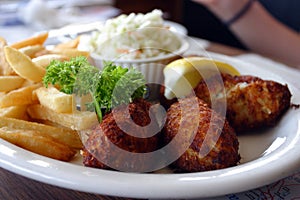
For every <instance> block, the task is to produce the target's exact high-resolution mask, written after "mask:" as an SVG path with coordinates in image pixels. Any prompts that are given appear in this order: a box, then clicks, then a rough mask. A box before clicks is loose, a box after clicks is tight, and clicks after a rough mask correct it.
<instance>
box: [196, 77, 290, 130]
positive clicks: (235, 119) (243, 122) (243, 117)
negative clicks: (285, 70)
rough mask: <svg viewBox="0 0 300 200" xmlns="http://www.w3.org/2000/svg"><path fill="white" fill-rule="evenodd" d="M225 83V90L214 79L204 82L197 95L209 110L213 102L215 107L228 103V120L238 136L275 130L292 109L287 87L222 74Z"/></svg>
mask: <svg viewBox="0 0 300 200" xmlns="http://www.w3.org/2000/svg"><path fill="white" fill-rule="evenodd" d="M222 79H223V82H224V88H223V87H221V86H220V84H217V82H216V79H215V78H214V77H212V78H211V79H209V80H207V81H206V82H204V81H201V82H200V83H199V84H198V85H197V86H196V88H195V89H194V91H195V94H196V96H198V97H199V98H200V99H203V100H204V101H205V102H207V103H208V104H209V105H210V106H211V102H212V100H213V101H215V102H216V104H218V101H219V102H220V101H224V100H226V103H227V120H228V121H229V123H230V125H231V126H232V127H233V128H234V129H235V130H236V131H237V132H238V133H239V132H243V131H251V130H255V129H259V128H263V127H269V126H272V125H274V124H275V123H276V122H277V121H278V120H279V119H280V117H281V116H282V115H283V113H284V112H285V111H286V110H287V109H288V108H289V107H290V104H291V93H290V91H289V89H288V87H287V85H282V84H280V83H278V82H275V81H269V80H262V79H260V78H258V77H254V76H231V75H229V74H222ZM208 84H209V86H210V87H209V88H210V91H209V90H208V87H207V85H208ZM224 89H225V90H224ZM223 91H225V92H223ZM224 94H225V95H224Z"/></svg>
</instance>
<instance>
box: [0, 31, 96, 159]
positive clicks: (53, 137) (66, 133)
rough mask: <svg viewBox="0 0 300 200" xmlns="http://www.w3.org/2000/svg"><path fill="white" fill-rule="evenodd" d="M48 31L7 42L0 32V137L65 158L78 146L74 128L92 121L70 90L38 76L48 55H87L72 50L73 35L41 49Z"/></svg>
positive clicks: (62, 58) (83, 127) (61, 57)
mask: <svg viewBox="0 0 300 200" xmlns="http://www.w3.org/2000/svg"><path fill="white" fill-rule="evenodd" d="M47 38H48V33H47V32H45V33H41V34H38V35H35V36H33V37H30V38H26V39H24V40H22V41H19V42H16V43H13V44H10V45H8V44H7V42H6V40H5V39H4V38H1V37H0V138H2V139H4V140H6V141H8V142H10V143H13V144H15V145H17V146H19V147H21V148H24V149H26V150H29V151H32V152H34V153H37V154H40V155H43V156H47V157H50V158H53V159H57V160H61V161H70V160H71V159H72V158H73V157H74V156H75V155H76V154H77V152H78V150H80V149H81V148H82V142H81V138H80V136H79V134H78V132H79V131H82V130H86V129H89V128H90V127H92V126H93V125H95V124H96V123H97V122H98V121H97V117H96V114H95V113H94V112H88V111H78V110H77V109H76V100H75V96H74V95H68V94H65V93H62V92H60V91H59V90H58V88H55V87H54V86H49V87H47V88H46V87H44V86H43V83H42V80H43V77H44V75H45V73H46V67H47V66H48V65H49V64H50V62H51V61H52V60H60V61H65V60H69V59H70V58H72V57H76V56H87V57H88V56H89V53H88V52H85V51H79V50H77V45H78V43H79V38H76V39H74V40H71V41H69V42H65V43H61V44H57V45H55V46H52V48H51V49H50V48H47V46H46V45H45V41H46V40H47Z"/></svg>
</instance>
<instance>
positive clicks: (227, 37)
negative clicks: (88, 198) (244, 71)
mask: <svg viewBox="0 0 300 200" xmlns="http://www.w3.org/2000/svg"><path fill="white" fill-rule="evenodd" d="M153 9H161V10H162V11H163V12H164V18H165V19H166V20H169V21H173V22H176V23H178V24H181V25H183V26H184V27H185V28H186V29H187V31H188V34H189V35H190V36H196V37H199V38H203V39H207V40H211V41H216V42H219V43H223V44H227V45H231V46H235V47H239V48H244V46H243V45H242V44H241V43H240V42H239V41H238V40H237V39H236V38H235V37H234V35H233V34H231V32H230V31H229V30H228V29H227V28H226V27H225V26H224V25H223V24H222V23H221V22H220V21H219V20H218V19H217V18H216V17H215V16H214V15H213V14H211V13H210V12H209V11H208V10H207V9H206V8H204V7H203V6H201V5H199V4H196V3H194V2H192V1H190V0H85V1H82V0H20V1H17V0H0V35H1V36H5V37H6V38H7V40H8V41H9V40H17V39H19V38H18V34H19V37H20V38H21V37H27V36H29V35H31V34H32V32H33V31H35V32H36V31H41V30H47V29H54V28H60V27H62V26H65V25H68V24H73V23H85V22H92V21H97V20H100V21H104V20H106V19H108V18H111V17H114V16H117V15H119V14H121V13H125V14H129V13H132V12H136V13H138V12H141V13H146V12H150V11H152V10H153ZM11 32H14V33H17V36H16V35H14V36H12V35H11V34H10V33H11ZM220 35H221V37H220ZM12 37H13V38H12Z"/></svg>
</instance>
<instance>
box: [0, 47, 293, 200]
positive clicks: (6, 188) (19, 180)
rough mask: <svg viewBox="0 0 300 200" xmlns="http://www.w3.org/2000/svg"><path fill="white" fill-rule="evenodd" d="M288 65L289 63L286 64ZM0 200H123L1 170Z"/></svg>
mask: <svg viewBox="0 0 300 200" xmlns="http://www.w3.org/2000/svg"><path fill="white" fill-rule="evenodd" d="M206 50H207V51H211V52H216V53H221V54H225V55H229V56H237V55H242V54H245V53H248V52H245V51H242V50H239V49H236V48H232V47H228V46H224V45H221V44H216V43H211V42H208V45H206ZM286 64H287V63H286ZM0 177H1V179H0V199H22V200H29V199H30V200H35V199H39V200H40V199H89V200H94V199H95V200H122V199H129V198H120V197H112V196H103V195H97V194H90V193H84V192H79V191H74V190H69V189H64V188H60V187H56V186H52V185H49V184H45V183H41V182H38V181H35V180H32V179H29V178H26V177H23V176H20V175H17V174H14V173H12V172H9V171H7V170H5V169H3V168H0Z"/></svg>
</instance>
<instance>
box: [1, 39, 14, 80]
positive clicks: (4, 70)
mask: <svg viewBox="0 0 300 200" xmlns="http://www.w3.org/2000/svg"><path fill="white" fill-rule="evenodd" d="M5 46H7V42H6V40H5V39H4V38H2V37H0V75H12V74H16V73H15V72H14V70H13V69H12V68H11V67H10V65H9V63H8V62H7V60H6V57H5V54H4V47H5Z"/></svg>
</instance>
